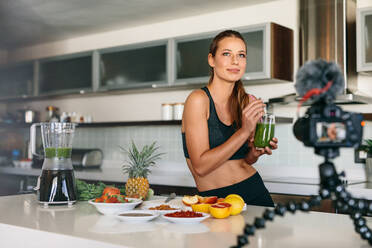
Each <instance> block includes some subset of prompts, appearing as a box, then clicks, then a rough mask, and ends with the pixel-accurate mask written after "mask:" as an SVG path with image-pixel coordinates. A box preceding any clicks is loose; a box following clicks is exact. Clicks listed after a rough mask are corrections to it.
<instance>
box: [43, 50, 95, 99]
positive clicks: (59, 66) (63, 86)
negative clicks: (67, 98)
mask: <svg viewBox="0 0 372 248" xmlns="http://www.w3.org/2000/svg"><path fill="white" fill-rule="evenodd" d="M37 64H38V71H39V73H38V81H37V83H38V91H39V92H38V95H48V94H63V93H79V92H81V91H91V89H92V53H91V52H89V53H82V54H74V55H69V56H63V57H57V58H51V59H46V60H42V61H39V62H38V63H37Z"/></svg>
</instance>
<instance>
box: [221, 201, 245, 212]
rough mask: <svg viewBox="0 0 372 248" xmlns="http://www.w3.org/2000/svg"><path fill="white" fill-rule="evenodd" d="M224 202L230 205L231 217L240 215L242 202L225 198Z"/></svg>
mask: <svg viewBox="0 0 372 248" xmlns="http://www.w3.org/2000/svg"><path fill="white" fill-rule="evenodd" d="M224 202H226V203H229V204H231V213H230V214H231V215H237V214H240V213H241V212H242V210H243V207H244V201H242V200H240V199H239V198H237V197H230V198H226V199H225V201H224Z"/></svg>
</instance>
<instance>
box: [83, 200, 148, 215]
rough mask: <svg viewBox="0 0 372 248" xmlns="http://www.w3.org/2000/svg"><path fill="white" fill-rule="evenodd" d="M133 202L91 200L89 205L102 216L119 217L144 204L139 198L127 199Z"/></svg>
mask: <svg viewBox="0 0 372 248" xmlns="http://www.w3.org/2000/svg"><path fill="white" fill-rule="evenodd" d="M126 199H128V200H129V201H131V202H126V203H105V202H94V199H93V200H89V201H88V202H89V204H92V205H93V206H95V207H96V209H97V211H98V212H100V213H101V214H106V215H117V214H119V213H121V212H125V211H128V210H132V209H133V208H135V207H136V206H137V205H139V204H141V203H142V200H140V199H137V198H126Z"/></svg>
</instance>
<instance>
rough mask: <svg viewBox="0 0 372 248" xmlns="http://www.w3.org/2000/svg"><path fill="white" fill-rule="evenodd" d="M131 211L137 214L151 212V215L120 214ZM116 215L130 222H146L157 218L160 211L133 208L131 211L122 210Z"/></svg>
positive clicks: (119, 218)
mask: <svg viewBox="0 0 372 248" xmlns="http://www.w3.org/2000/svg"><path fill="white" fill-rule="evenodd" d="M129 213H135V214H151V216H120V214H129ZM120 214H118V215H116V216H115V217H116V218H117V219H118V220H121V221H128V222H146V221H150V220H153V219H155V218H156V217H158V216H159V214H158V213H156V212H153V211H146V210H131V211H125V212H122V213H120Z"/></svg>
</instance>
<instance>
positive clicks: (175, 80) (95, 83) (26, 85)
mask: <svg viewBox="0 0 372 248" xmlns="http://www.w3.org/2000/svg"><path fill="white" fill-rule="evenodd" d="M234 29H236V30H238V31H240V32H241V34H242V35H243V37H244V39H245V40H246V43H247V68H246V72H245V74H244V76H243V81H244V83H245V84H253V83H254V84H257V83H258V84H262V83H265V82H269V83H273V82H282V81H293V78H292V75H293V31H292V30H291V29H289V28H286V27H283V26H281V25H278V24H275V23H263V24H257V25H252V26H246V27H242V28H234ZM216 33H218V31H213V32H210V33H207V34H195V35H192V36H186V37H171V38H169V39H166V40H158V41H151V42H148V43H145V44H144V43H140V44H131V45H125V46H121V47H111V48H103V49H99V50H94V51H87V52H84V53H79V54H70V55H64V56H57V57H51V58H45V59H40V60H35V61H32V62H29V63H28V64H27V66H21V67H17V70H16V72H13V71H11V72H10V73H2V74H4V75H11V76H10V77H11V78H10V79H8V78H5V79H3V78H0V80H2V81H5V82H6V83H2V84H0V99H1V96H2V95H1V94H4V95H5V96H7V97H8V98H9V96H11V97H13V98H15V99H17V98H19V97H20V96H23V95H27V96H29V95H33V96H34V97H35V98H36V99H37V98H40V97H43V96H50V95H63V94H79V93H80V94H81V93H89V92H92V93H97V92H106V91H108V92H109V91H111V90H119V89H120V90H130V89H142V90H144V89H146V88H148V89H151V90H153V89H154V88H159V90H164V89H165V88H170V87H183V86H188V87H190V88H193V87H195V86H193V84H200V83H203V84H205V83H206V82H207V81H208V78H209V66H208V62H207V56H208V51H209V45H210V43H211V41H212V39H213V37H214V36H215V35H216ZM12 68H13V66H12ZM1 70H2V69H0V76H1ZM2 81H1V82H2ZM11 82H13V83H11ZM14 82H15V83H14ZM8 86H9V87H8ZM1 89H4V90H1ZM33 89H34V90H33ZM9 92H10V93H9ZM8 93H9V94H8ZM30 99H32V98H30Z"/></svg>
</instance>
